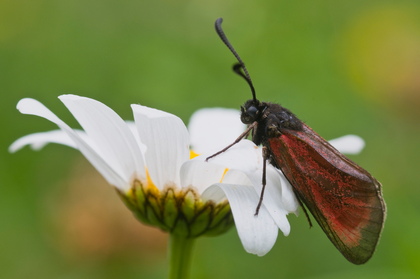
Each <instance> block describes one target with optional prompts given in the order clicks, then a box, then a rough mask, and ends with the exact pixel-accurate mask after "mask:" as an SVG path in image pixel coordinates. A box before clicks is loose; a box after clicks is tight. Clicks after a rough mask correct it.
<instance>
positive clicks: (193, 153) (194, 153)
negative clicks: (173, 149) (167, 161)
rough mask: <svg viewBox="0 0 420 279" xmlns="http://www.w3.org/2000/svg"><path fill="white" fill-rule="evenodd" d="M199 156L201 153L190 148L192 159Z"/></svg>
mask: <svg viewBox="0 0 420 279" xmlns="http://www.w3.org/2000/svg"><path fill="white" fill-rule="evenodd" d="M197 156H200V154H198V153H196V152H195V151H194V150H190V159H193V158H195V157H197Z"/></svg>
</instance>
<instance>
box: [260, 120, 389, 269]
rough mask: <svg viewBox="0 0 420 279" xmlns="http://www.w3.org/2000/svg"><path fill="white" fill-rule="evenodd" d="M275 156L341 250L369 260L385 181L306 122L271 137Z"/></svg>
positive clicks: (380, 219) (348, 255) (376, 236)
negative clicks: (353, 160)
mask: <svg viewBox="0 0 420 279" xmlns="http://www.w3.org/2000/svg"><path fill="white" fill-rule="evenodd" d="M268 148H269V150H270V152H271V155H272V160H273V163H274V164H275V165H277V167H278V168H280V169H281V170H282V172H283V173H284V175H285V176H286V177H287V179H288V180H289V182H290V183H291V184H292V185H293V187H294V190H295V193H296V194H297V196H298V198H299V199H300V200H301V201H302V202H303V204H304V205H305V206H306V207H307V208H308V210H309V211H310V212H311V213H312V215H313V216H314V218H315V219H316V221H317V222H318V223H319V225H320V226H321V228H322V229H323V230H324V232H325V233H326V234H327V236H328V238H329V239H330V240H331V241H332V243H333V244H334V245H335V246H336V247H337V249H338V250H339V251H340V252H341V253H342V254H343V255H344V257H346V258H347V259H348V260H349V261H350V262H352V263H354V264H363V263H365V262H366V261H368V260H369V259H370V257H371V256H372V254H373V252H374V251H375V247H376V245H377V243H378V240H379V237H380V234H381V231H382V228H383V223H384V219H385V203H384V201H383V199H382V194H381V184H380V183H379V182H378V181H377V180H376V179H375V178H373V177H372V176H371V175H370V174H369V173H368V172H367V171H366V170H364V169H363V168H361V167H359V166H358V165H357V164H355V163H354V162H352V161H351V160H350V159H348V158H347V157H345V156H344V155H343V154H341V153H340V152H339V151H337V150H336V149H335V148H334V147H333V146H331V145H330V144H329V143H328V142H327V141H326V140H324V139H323V138H321V137H320V136H319V135H318V134H316V133H315V132H314V131H313V130H312V129H311V128H309V127H308V126H307V125H305V124H303V129H302V130H300V131H295V130H287V129H282V130H281V135H280V136H279V137H274V138H269V139H268Z"/></svg>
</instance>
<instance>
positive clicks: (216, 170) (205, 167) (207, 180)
mask: <svg viewBox="0 0 420 279" xmlns="http://www.w3.org/2000/svg"><path fill="white" fill-rule="evenodd" d="M226 171H227V168H225V167H223V166H220V165H215V164H211V163H207V162H202V161H197V160H189V161H187V162H186V163H184V164H183V165H182V167H181V186H182V187H191V186H192V187H194V188H196V189H197V190H198V192H199V193H200V194H201V193H202V192H203V191H204V190H205V189H206V188H208V187H209V186H210V185H212V184H215V183H219V182H221V181H222V179H223V177H224V175H225V173H226Z"/></svg>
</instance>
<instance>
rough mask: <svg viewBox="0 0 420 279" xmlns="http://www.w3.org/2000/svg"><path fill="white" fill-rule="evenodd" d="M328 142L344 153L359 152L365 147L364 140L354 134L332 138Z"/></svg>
mask: <svg viewBox="0 0 420 279" xmlns="http://www.w3.org/2000/svg"><path fill="white" fill-rule="evenodd" d="M329 143H330V144H331V145H332V146H334V147H335V148H336V149H337V150H338V151H340V152H341V153H345V154H359V153H360V152H361V151H362V150H363V148H364V147H365V141H364V140H363V139H362V138H361V137H359V136H356V135H346V136H342V137H339V138H336V139H333V140H330V141H329Z"/></svg>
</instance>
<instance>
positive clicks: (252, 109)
mask: <svg viewBox="0 0 420 279" xmlns="http://www.w3.org/2000/svg"><path fill="white" fill-rule="evenodd" d="M263 109H264V108H263V107H262V105H261V102H260V101H258V100H257V101H255V100H253V99H251V100H248V101H246V103H245V104H244V105H243V106H241V121H242V123H244V124H252V123H254V122H255V121H257V120H258V119H259V118H260V116H261V115H262V111H263Z"/></svg>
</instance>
